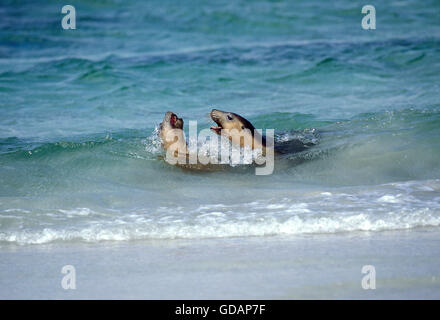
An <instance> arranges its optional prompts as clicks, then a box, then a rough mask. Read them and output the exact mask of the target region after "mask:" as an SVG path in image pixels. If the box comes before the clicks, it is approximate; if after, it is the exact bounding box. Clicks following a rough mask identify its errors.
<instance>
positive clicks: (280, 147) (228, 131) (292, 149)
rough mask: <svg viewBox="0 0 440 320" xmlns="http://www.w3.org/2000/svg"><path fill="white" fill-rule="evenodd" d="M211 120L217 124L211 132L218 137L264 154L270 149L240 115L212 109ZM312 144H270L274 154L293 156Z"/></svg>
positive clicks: (292, 142) (263, 138) (264, 139)
mask: <svg viewBox="0 0 440 320" xmlns="http://www.w3.org/2000/svg"><path fill="white" fill-rule="evenodd" d="M210 115H211V119H212V120H213V121H214V122H215V123H216V124H217V126H212V127H211V130H212V131H214V132H215V133H217V134H218V135H224V136H227V137H228V138H229V139H230V140H231V141H232V142H233V143H236V144H240V146H241V147H244V146H249V147H251V148H252V149H261V150H262V151H263V153H265V152H266V148H267V147H269V143H268V142H269V141H266V137H265V136H262V135H261V134H260V133H259V132H258V131H256V130H255V127H254V126H253V124H252V123H251V122H250V121H249V120H247V119H246V118H244V117H243V116H240V115H239V114H236V113H233V112H227V111H221V110H217V109H212V111H211V114H210ZM313 145H314V144H311V143H304V142H302V141H300V140H291V141H286V142H281V143H277V144H276V145H274V143H271V144H270V147H271V148H272V149H273V151H274V154H278V155H281V154H293V153H298V152H302V151H304V150H307V149H308V148H309V147H311V146H313Z"/></svg>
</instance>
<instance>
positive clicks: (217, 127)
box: [211, 113, 223, 134]
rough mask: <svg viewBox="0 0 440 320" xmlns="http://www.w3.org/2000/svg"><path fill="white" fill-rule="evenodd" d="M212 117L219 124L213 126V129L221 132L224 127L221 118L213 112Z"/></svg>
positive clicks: (218, 132)
mask: <svg viewBox="0 0 440 320" xmlns="http://www.w3.org/2000/svg"><path fill="white" fill-rule="evenodd" d="M211 119H212V120H213V121H214V122H215V123H216V124H217V125H216V126H211V130H212V131H214V132H215V133H217V134H220V133H221V131H222V129H223V127H222V125H221V123H220V121H219V119H218V118H217V117H216V116H215V115H214V114H212V113H211Z"/></svg>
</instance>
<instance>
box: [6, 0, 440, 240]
mask: <svg viewBox="0 0 440 320" xmlns="http://www.w3.org/2000/svg"><path fill="white" fill-rule="evenodd" d="M65 4H66V3H63V2H61V1H24V0H23V1H9V0H4V1H2V3H1V5H0V245H1V246H9V245H11V244H13V245H24V246H29V245H41V244H52V243H60V242H61V243H72V242H81V243H93V244H97V243H101V242H107V241H116V242H124V243H125V242H127V241H134V240H159V239H168V240H173V239H187V240H189V241H191V240H200V239H207V238H215V239H219V238H232V237H249V238H250V237H257V238H258V237H261V239H266V237H271V236H294V235H304V234H313V235H317V236H318V237H319V235H322V234H323V235H326V236H328V235H329V234H335V233H338V234H339V233H352V232H359V231H361V232H363V231H367V232H383V231H392V230H413V229H416V228H417V229H419V228H429V229H432V228H434V229H438V228H439V227H440V99H439V96H440V95H439V93H440V76H439V75H440V3H439V2H438V1H436V0H431V1H429V0H428V1H424V2H423V4H421V3H420V2H418V1H415V0H414V1H410V0H399V1H389V2H387V3H386V4H385V3H377V4H376V3H374V5H375V6H376V14H377V28H376V29H375V30H363V29H362V28H361V20H362V17H363V15H362V14H361V8H362V6H363V5H364V4H365V3H363V2H360V1H350V0H338V1H331V2H329V1H316V0H307V1H268V0H261V1H252V2H249V1H201V0H200V1H197V0H190V1H185V3H183V2H181V1H169V0H162V1H154V0H153V1H122V0H121V1H117V0H101V1H74V2H72V3H70V4H72V5H74V6H75V8H76V18H77V21H76V29H75V30H63V29H62V27H61V19H62V17H63V14H61V8H62V6H63V5H65ZM212 108H217V109H221V110H227V111H232V112H236V113H239V114H241V115H243V116H244V117H246V118H247V119H248V120H250V121H251V122H252V123H253V124H254V126H255V127H256V128H264V129H266V128H270V129H275V132H276V135H277V136H276V137H277V140H278V142H283V141H284V142H285V141H292V140H294V139H301V140H312V141H314V142H315V143H316V145H314V146H313V147H311V148H309V149H308V150H306V151H304V152H302V153H298V154H292V155H290V156H288V157H285V158H283V159H281V160H278V161H276V162H275V170H274V172H273V174H271V175H267V176H256V175H255V170H254V168H253V167H249V166H237V167H231V168H230V169H227V170H223V171H220V172H193V171H185V170H182V169H180V168H177V167H174V166H171V165H169V164H167V163H166V162H165V161H163V159H161V155H163V150H161V147H160V141H159V139H158V137H157V127H158V124H159V123H160V122H161V121H162V118H163V116H164V113H165V112H166V111H173V112H175V113H177V114H178V115H179V116H181V117H183V119H184V120H185V129H186V130H188V123H189V121H190V120H196V121H197V122H198V129H199V130H201V129H204V128H208V127H209V126H210V125H212V124H213V123H212V121H211V120H210V119H209V116H208V114H209V112H210V110H211V109H212Z"/></svg>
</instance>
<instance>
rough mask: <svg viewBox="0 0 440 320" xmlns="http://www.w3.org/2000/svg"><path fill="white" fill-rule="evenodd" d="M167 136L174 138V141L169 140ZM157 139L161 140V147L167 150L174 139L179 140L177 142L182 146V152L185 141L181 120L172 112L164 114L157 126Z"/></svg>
mask: <svg viewBox="0 0 440 320" xmlns="http://www.w3.org/2000/svg"><path fill="white" fill-rule="evenodd" d="M171 131H173V132H171ZM169 134H171V136H174V139H172V140H169V138H170V137H167V135H169ZM159 137H160V138H161V140H162V145H163V147H164V148H165V149H168V147H169V146H170V145H172V144H173V143H174V142H175V141H176V139H178V140H179V139H180V140H179V141H180V143H181V144H182V147H181V149H182V150H183V149H184V147H185V146H186V145H185V146H184V144H185V142H184V141H185V139H184V135H183V119H182V118H179V117H178V116H177V115H176V114H175V113H174V112H171V111H168V112H167V113H165V117H164V118H163V121H162V122H161V124H160V126H159Z"/></svg>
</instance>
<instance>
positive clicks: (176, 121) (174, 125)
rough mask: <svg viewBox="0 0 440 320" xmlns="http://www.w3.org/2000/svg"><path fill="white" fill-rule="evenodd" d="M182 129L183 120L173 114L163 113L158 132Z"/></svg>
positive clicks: (169, 112)
mask: <svg viewBox="0 0 440 320" xmlns="http://www.w3.org/2000/svg"><path fill="white" fill-rule="evenodd" d="M171 129H183V119H182V118H179V117H178V116H177V115H176V114H175V113H174V112H171V111H168V112H167V113H165V117H164V118H163V121H162V123H161V124H160V130H161V131H162V130H171Z"/></svg>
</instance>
